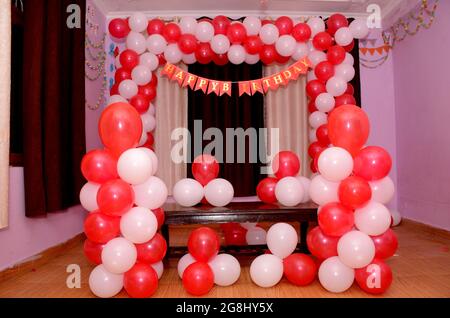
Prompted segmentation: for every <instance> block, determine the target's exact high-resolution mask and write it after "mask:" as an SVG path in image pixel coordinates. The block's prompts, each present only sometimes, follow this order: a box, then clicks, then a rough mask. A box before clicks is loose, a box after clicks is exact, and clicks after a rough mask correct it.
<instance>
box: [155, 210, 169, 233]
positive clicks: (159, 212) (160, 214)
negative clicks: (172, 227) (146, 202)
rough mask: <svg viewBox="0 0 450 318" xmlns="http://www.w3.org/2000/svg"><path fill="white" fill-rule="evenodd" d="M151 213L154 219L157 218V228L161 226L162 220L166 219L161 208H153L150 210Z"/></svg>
mask: <svg viewBox="0 0 450 318" xmlns="http://www.w3.org/2000/svg"><path fill="white" fill-rule="evenodd" d="M152 212H153V214H154V215H155V216H156V219H157V220H158V229H160V228H161V226H163V224H164V221H165V219H166V215H165V213H164V210H163V208H157V209H155V210H152Z"/></svg>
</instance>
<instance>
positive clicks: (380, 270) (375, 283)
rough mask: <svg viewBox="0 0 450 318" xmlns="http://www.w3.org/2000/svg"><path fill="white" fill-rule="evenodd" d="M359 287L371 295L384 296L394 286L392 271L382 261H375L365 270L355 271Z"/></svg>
mask: <svg viewBox="0 0 450 318" xmlns="http://www.w3.org/2000/svg"><path fill="white" fill-rule="evenodd" d="M355 279H356V282H357V283H358V286H359V287H360V288H361V289H362V290H364V291H365V292H366V293H369V294H376V295H379V294H382V293H384V292H385V291H386V290H387V289H388V288H389V286H391V284H392V270H391V268H390V267H389V266H388V265H387V264H386V263H385V262H384V261H382V260H380V259H376V258H375V259H374V260H373V261H372V263H370V264H369V265H367V266H366V267H364V268H358V269H356V270H355Z"/></svg>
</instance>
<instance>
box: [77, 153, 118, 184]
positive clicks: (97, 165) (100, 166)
mask: <svg viewBox="0 0 450 318" xmlns="http://www.w3.org/2000/svg"><path fill="white" fill-rule="evenodd" d="M81 173H82V174H83V176H84V177H85V178H86V180H88V181H90V182H95V183H104V182H106V181H109V180H113V179H116V178H118V175H117V160H116V158H115V157H114V156H113V154H112V153H111V152H110V151H108V150H100V149H97V150H92V151H89V152H88V153H87V154H85V155H84V157H83V160H81Z"/></svg>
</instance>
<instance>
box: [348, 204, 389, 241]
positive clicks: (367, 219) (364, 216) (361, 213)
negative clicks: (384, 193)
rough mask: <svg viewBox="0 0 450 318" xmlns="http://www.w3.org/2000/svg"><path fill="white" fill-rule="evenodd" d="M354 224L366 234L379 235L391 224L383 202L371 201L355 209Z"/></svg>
mask: <svg viewBox="0 0 450 318" xmlns="http://www.w3.org/2000/svg"><path fill="white" fill-rule="evenodd" d="M355 226H356V228H357V229H358V230H360V231H361V232H364V233H366V234H367V235H371V236H377V235H381V234H383V233H384V232H386V231H387V230H388V229H389V227H390V226H391V214H390V213H389V210H388V209H387V208H386V207H385V206H384V205H383V204H381V203H378V202H375V201H371V202H369V203H367V204H366V205H365V206H363V207H362V208H360V209H356V210H355Z"/></svg>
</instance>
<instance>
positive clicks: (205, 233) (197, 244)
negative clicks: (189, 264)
mask: <svg viewBox="0 0 450 318" xmlns="http://www.w3.org/2000/svg"><path fill="white" fill-rule="evenodd" d="M187 245H188V250H189V253H190V254H191V255H192V257H194V258H195V259H196V260H197V261H200V262H208V261H209V260H210V259H211V258H212V257H214V256H216V255H217V253H219V248H220V242H219V236H218V235H217V233H216V232H215V231H214V230H212V229H210V228H209V227H201V228H198V229H196V230H194V231H192V233H191V235H189V239H188V244H187Z"/></svg>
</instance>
